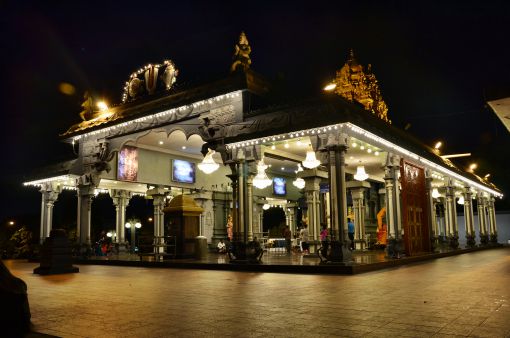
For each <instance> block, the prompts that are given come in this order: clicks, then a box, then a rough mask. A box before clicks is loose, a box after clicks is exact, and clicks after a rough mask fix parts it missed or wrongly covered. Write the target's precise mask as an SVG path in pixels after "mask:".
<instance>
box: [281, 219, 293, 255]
mask: <svg viewBox="0 0 510 338" xmlns="http://www.w3.org/2000/svg"><path fill="white" fill-rule="evenodd" d="M282 235H283V237H284V238H285V248H286V249H287V253H290V243H291V237H292V233H291V232H290V228H289V226H288V225H286V226H285V228H283V232H282Z"/></svg>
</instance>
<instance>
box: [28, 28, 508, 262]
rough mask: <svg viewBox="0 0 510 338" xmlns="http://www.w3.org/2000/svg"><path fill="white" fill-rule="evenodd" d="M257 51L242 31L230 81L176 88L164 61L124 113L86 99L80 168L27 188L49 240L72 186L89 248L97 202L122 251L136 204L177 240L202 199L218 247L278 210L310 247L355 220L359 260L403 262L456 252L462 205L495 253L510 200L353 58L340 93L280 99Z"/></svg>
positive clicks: (139, 80)
mask: <svg viewBox="0 0 510 338" xmlns="http://www.w3.org/2000/svg"><path fill="white" fill-rule="evenodd" d="M250 53H251V47H250V45H249V42H248V39H247V37H246V35H245V34H244V33H243V34H241V37H240V39H239V42H238V43H237V44H236V48H235V55H234V62H233V64H232V67H231V70H230V74H228V75H227V76H226V77H225V78H223V79H220V80H217V81H214V82H212V83H208V84H205V85H200V86H195V87H189V88H182V89H175V87H174V84H175V83H176V81H178V75H179V73H178V69H177V66H176V65H175V64H174V63H173V62H172V61H170V60H165V61H163V62H162V63H160V64H149V65H146V66H144V67H142V68H140V69H138V70H136V71H134V72H133V73H132V74H131V75H130V76H129V78H128V80H127V81H126V82H125V87H124V93H123V94H122V103H120V104H118V105H116V106H113V107H107V106H105V105H103V104H99V105H98V102H96V101H94V98H93V97H92V96H89V95H86V97H85V100H84V103H83V105H82V107H83V111H82V112H81V113H80V116H81V118H82V121H81V122H80V123H77V124H76V125H73V126H71V127H70V128H69V129H68V130H67V131H65V132H64V133H63V134H62V138H63V140H64V141H65V142H68V143H69V145H70V147H73V149H75V150H76V153H77V157H76V158H75V159H73V160H70V161H68V162H65V163H62V164H60V165H59V167H58V170H57V169H56V170H54V171H52V172H46V173H45V174H44V175H43V176H41V177H34V179H33V180H31V181H28V182H25V185H27V186H35V187H37V188H38V189H39V190H40V193H41V224H40V241H41V242H43V241H44V240H45V238H46V237H48V236H49V232H50V230H51V229H52V215H53V212H52V210H53V206H54V203H56V201H57V200H58V197H59V194H60V193H61V192H62V191H63V190H64V189H72V190H75V191H76V193H77V196H78V199H77V201H78V202H77V206H76V208H77V237H78V241H79V242H80V243H82V244H84V245H90V244H91V242H92V239H91V226H92V224H91V203H92V201H93V199H94V198H95V196H96V195H97V194H98V193H107V194H109V195H110V197H111V199H112V207H114V208H115V210H116V229H112V230H115V231H114V234H115V235H114V238H113V239H114V241H115V242H116V243H118V244H119V245H122V244H123V243H125V242H126V241H127V240H129V239H128V238H126V236H125V224H126V221H127V220H126V216H125V215H126V208H127V207H128V205H129V202H130V199H131V198H132V197H133V196H135V195H141V196H145V198H148V199H151V200H152V205H153V208H154V216H153V226H154V235H155V236H163V235H165V234H168V233H169V232H171V231H172V230H171V226H172V225H171V224H169V222H168V219H166V218H165V213H164V210H165V208H166V207H167V206H168V205H169V203H171V201H172V200H173V199H174V198H176V197H177V196H179V195H186V196H188V197H191V198H192V199H193V200H194V201H195V203H196V204H197V205H198V206H199V207H200V208H201V210H202V211H201V213H200V215H199V223H198V228H197V230H196V231H195V232H196V235H201V236H205V237H206V238H207V241H208V243H211V244H214V243H216V242H217V241H219V240H220V239H225V238H227V236H229V233H228V231H229V229H228V225H229V219H230V218H231V219H232V222H231V225H232V234H233V235H232V236H233V239H235V240H238V241H241V242H245V243H246V242H249V241H252V240H253V238H254V237H259V238H260V237H261V236H264V232H265V231H264V230H265V229H264V215H267V213H268V212H269V211H270V210H271V209H273V208H278V209H280V210H281V212H280V214H281V215H282V224H283V223H284V224H286V225H288V226H289V227H290V229H291V231H292V232H293V233H296V231H297V227H298V226H299V225H303V224H306V225H307V226H308V229H309V232H310V236H311V238H312V242H317V243H318V242H319V233H320V227H321V225H326V226H327V227H328V228H330V230H331V231H330V234H331V240H332V242H334V241H337V242H338V243H339V246H340V247H342V248H344V247H347V246H348V245H349V243H348V242H349V236H348V221H349V220H351V221H352V222H353V223H354V229H355V230H354V243H355V249H357V250H364V249H367V248H369V247H373V246H374V245H385V246H387V248H388V254H389V255H391V256H399V255H400V254H404V253H405V254H407V255H417V254H421V253H426V252H432V251H434V250H435V249H436V248H437V247H438V245H439V244H440V243H443V244H444V243H446V245H447V246H449V247H451V248H452V249H455V248H458V246H459V243H458V240H459V238H458V233H459V229H458V222H457V210H458V208H459V210H460V209H461V208H462V209H463V212H464V215H465V216H464V217H465V222H464V223H465V233H466V242H467V245H468V246H475V245H486V244H489V243H491V242H497V225H496V217H495V209H494V201H495V199H496V198H501V197H502V196H503V195H502V192H501V191H500V190H499V189H498V188H497V187H495V186H494V185H492V184H491V183H489V182H488V181H486V180H484V179H482V178H480V177H478V176H476V175H474V174H473V173H469V172H465V171H463V170H460V169H459V168H457V167H456V166H455V165H454V164H453V163H452V162H451V161H449V160H447V159H444V158H442V157H441V156H439V155H438V154H437V153H436V152H435V151H434V149H432V148H430V147H428V146H426V145H424V144H422V143H421V142H420V141H418V140H417V139H416V138H414V137H412V136H411V135H409V134H407V133H406V132H404V131H402V130H400V129H398V128H396V127H394V126H393V125H392V124H391V120H390V119H389V116H388V107H387V105H386V103H385V102H384V100H383V98H382V94H381V90H380V88H379V84H378V81H377V80H376V78H375V75H374V73H373V72H372V69H371V67H370V65H369V66H368V67H363V66H361V65H360V64H359V63H358V62H357V61H356V59H355V56H354V53H352V52H351V53H350V55H349V57H348V59H347V61H346V63H345V65H344V66H343V67H342V68H341V69H340V70H339V71H338V72H337V74H336V77H335V80H334V81H333V83H332V84H331V86H329V90H327V91H324V93H322V95H319V96H316V97H311V98H306V99H302V98H301V99H297V100H293V101H292V102H282V101H281V100H279V98H275V95H274V90H273V87H272V85H271V83H270V82H268V81H266V80H265V79H264V78H263V77H262V76H260V75H259V74H257V73H256V72H254V71H253V70H252V69H251V59H250ZM57 203H58V202H57ZM197 210H198V209H197ZM474 210H476V211H477V213H476V214H477V219H475V217H474ZM475 224H477V228H478V229H479V232H478V233H475ZM229 237H230V236H229ZM338 250H340V251H341V250H343V249H338ZM340 255H342V254H340ZM342 259H345V257H344V258H342Z"/></svg>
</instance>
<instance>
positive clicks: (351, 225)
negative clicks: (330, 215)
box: [347, 218, 354, 250]
mask: <svg viewBox="0 0 510 338" xmlns="http://www.w3.org/2000/svg"><path fill="white" fill-rule="evenodd" d="M347 231H348V233H349V239H350V240H351V250H354V223H353V222H352V220H351V219H350V218H347Z"/></svg>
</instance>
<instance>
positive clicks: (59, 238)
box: [34, 229, 80, 275]
mask: <svg viewBox="0 0 510 338" xmlns="http://www.w3.org/2000/svg"><path fill="white" fill-rule="evenodd" d="M79 271H80V270H79V269H78V268H77V267H74V266H72V254H71V247H70V245H69V240H68V239H67V236H66V232H65V230H62V229H55V230H51V233H50V237H48V238H47V239H46V241H44V244H43V246H42V248H41V265H40V266H39V267H37V268H35V269H34V273H35V274H39V275H53V274H62V273H74V272H79Z"/></svg>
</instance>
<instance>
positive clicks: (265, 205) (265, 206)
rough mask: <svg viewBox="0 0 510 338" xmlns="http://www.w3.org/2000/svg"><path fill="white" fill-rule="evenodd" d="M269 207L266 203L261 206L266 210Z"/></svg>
mask: <svg viewBox="0 0 510 338" xmlns="http://www.w3.org/2000/svg"><path fill="white" fill-rule="evenodd" d="M269 208H271V206H270V205H269V204H267V203H266V204H264V205H263V206H262V209H264V210H267V209H269Z"/></svg>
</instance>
